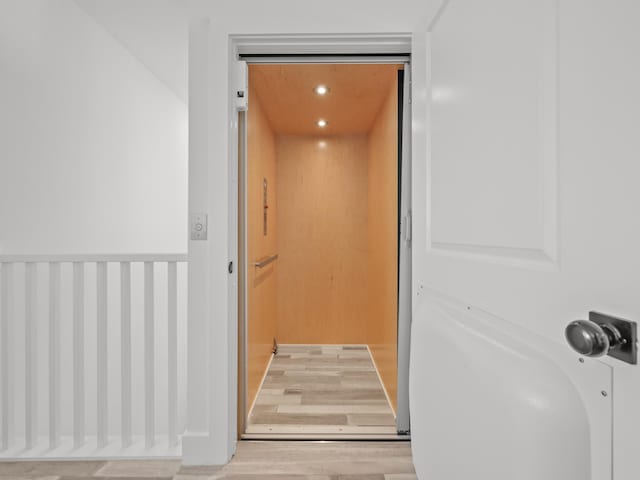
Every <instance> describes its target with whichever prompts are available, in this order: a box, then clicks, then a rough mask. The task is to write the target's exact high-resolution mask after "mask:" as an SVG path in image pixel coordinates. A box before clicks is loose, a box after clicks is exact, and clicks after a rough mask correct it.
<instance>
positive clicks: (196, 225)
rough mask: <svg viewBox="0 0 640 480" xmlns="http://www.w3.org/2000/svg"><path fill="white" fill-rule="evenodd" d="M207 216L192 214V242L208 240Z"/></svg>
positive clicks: (204, 214)
mask: <svg viewBox="0 0 640 480" xmlns="http://www.w3.org/2000/svg"><path fill="white" fill-rule="evenodd" d="M207 230H208V229H207V214H206V213H192V214H191V240H206V239H207Z"/></svg>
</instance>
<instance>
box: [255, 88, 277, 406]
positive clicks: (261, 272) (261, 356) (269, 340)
mask: <svg viewBox="0 0 640 480" xmlns="http://www.w3.org/2000/svg"><path fill="white" fill-rule="evenodd" d="M253 91H254V89H253V88H249V92H250V93H249V105H250V108H249V113H248V118H247V257H248V258H247V263H248V267H247V310H248V311H247V319H248V321H247V408H250V407H251V404H252V403H253V400H254V398H255V396H256V393H257V391H258V388H259V386H260V381H261V380H262V376H263V375H264V372H265V370H266V368H267V365H268V362H269V359H270V357H271V351H272V348H273V338H274V337H275V336H276V319H277V314H278V311H277V277H276V275H277V270H278V261H276V262H274V263H271V264H270V265H269V266H267V267H265V268H262V269H259V268H256V267H253V266H252V264H253V262H255V261H256V260H258V259H260V258H263V257H265V256H267V255H272V254H274V253H277V249H278V245H277V237H278V235H277V232H278V229H277V227H276V223H277V216H278V208H277V207H278V201H277V198H276V191H277V188H276V185H277V177H276V144H275V135H274V133H273V131H272V130H271V127H270V125H269V122H268V120H267V118H266V116H265V115H264V112H263V109H262V107H261V105H260V101H259V99H258V98H257V96H256V95H255V94H252V93H251V92H253ZM265 178H266V179H267V181H268V190H267V192H268V198H267V200H268V206H269V208H268V233H267V235H266V236H265V235H264V233H263V232H264V230H263V179H265Z"/></svg>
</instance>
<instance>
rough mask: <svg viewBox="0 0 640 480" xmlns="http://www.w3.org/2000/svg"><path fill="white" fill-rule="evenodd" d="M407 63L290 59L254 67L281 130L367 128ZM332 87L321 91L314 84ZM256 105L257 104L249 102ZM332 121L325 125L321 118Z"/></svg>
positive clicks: (253, 82)
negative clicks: (291, 61)
mask: <svg viewBox="0 0 640 480" xmlns="http://www.w3.org/2000/svg"><path fill="white" fill-rule="evenodd" d="M399 68H402V65H380V64H377V65H367V64H351V65H350V64H333V65H331V64H311V65H305V64H300V65H296V64H286V65H262V64H255V65H250V66H249V88H250V89H251V88H253V89H255V93H256V94H257V96H258V97H259V99H260V104H261V105H262V107H263V109H264V112H265V114H266V116H267V118H268V119H269V123H270V124H271V127H272V129H273V130H274V132H275V133H276V134H289V135H310V134H324V135H344V134H356V133H367V132H368V131H369V130H370V129H371V126H372V125H373V122H374V120H375V118H376V115H377V113H378V111H379V110H380V108H381V106H382V103H383V102H384V100H385V97H386V95H387V94H388V92H389V86H390V85H391V82H394V81H396V72H397V71H398V69H399ZM318 85H326V86H328V87H329V89H330V91H329V93H327V94H326V95H318V94H317V93H315V91H314V89H315V87H316V86H318ZM249 108H251V107H249ZM320 118H323V119H325V120H327V121H328V122H329V124H328V125H327V126H326V127H325V128H320V127H318V126H317V125H316V122H317V120H318V119H320Z"/></svg>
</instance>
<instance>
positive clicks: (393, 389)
mask: <svg viewBox="0 0 640 480" xmlns="http://www.w3.org/2000/svg"><path fill="white" fill-rule="evenodd" d="M368 152H369V155H368V156H369V165H368V166H369V168H368V191H369V195H368V208H367V212H368V214H367V238H368V252H367V263H368V266H369V275H368V279H369V282H368V288H369V291H368V299H369V304H368V321H367V343H368V344H369V348H370V349H371V353H372V355H373V358H374V360H375V362H376V365H377V367H378V371H379V372H380V376H381V377H382V381H383V383H384V385H385V388H386V389H387V393H388V394H389V397H390V399H391V403H392V405H393V407H394V408H395V407H396V401H397V400H396V399H397V365H398V362H397V358H398V350H397V341H398V327H397V318H398V316H397V311H398V88H397V83H396V82H392V84H391V86H390V87H389V93H388V95H387V98H386V100H385V102H384V104H383V105H382V108H381V110H380V113H378V116H377V118H376V121H375V123H374V125H373V128H372V129H371V131H370V132H369V137H368Z"/></svg>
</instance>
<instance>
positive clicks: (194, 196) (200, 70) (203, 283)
mask: <svg viewBox="0 0 640 480" xmlns="http://www.w3.org/2000/svg"><path fill="white" fill-rule="evenodd" d="M213 35H214V31H213V27H212V24H211V22H210V21H209V20H207V19H205V18H200V19H193V20H192V21H191V23H190V31H189V59H190V62H189V64H190V67H189V105H190V107H193V108H190V109H189V123H190V131H189V137H190V138H189V210H190V211H207V209H208V208H209V207H210V205H209V204H208V202H209V201H210V200H209V199H210V198H211V196H212V195H214V192H215V191H216V188H217V187H218V186H219V184H220V178H219V177H218V178H213V177H212V176H211V175H209V174H208V170H207V167H206V166H207V165H208V163H207V161H205V157H206V156H207V155H209V154H210V152H211V148H210V145H209V143H208V142H210V141H211V136H212V135H213V134H212V133H211V132H212V131H219V129H220V128H222V127H221V125H220V124H218V123H217V120H218V117H215V118H213V117H212V114H211V112H213V105H211V101H210V100H211V97H210V95H209V94H210V92H208V90H207V85H210V81H211V72H212V71H216V75H219V74H220V70H219V69H220V68H222V69H224V68H226V69H227V71H226V73H227V79H229V80H231V79H232V74H233V72H234V70H235V69H234V64H235V62H236V60H237V57H238V54H239V53H247V54H248V53H253V54H256V53H270V54H285V53H286V54H291V53H298V54H304V53H307V54H310V53H333V54H337V53H341V54H342V53H348V54H356V55H357V54H367V53H378V54H391V53H395V54H397V53H406V54H411V53H412V51H413V49H414V44H413V42H414V36H413V34H412V33H411V32H410V31H409V32H402V33H393V34H384V33H369V34H353V35H351V34H340V35H309V34H306V35H304V34H303V35H295V34H294V35H288V34H278V35H236V34H230V35H225V36H224V39H223V38H222V37H221V36H218V37H217V38H216V41H215V42H214V41H213V38H212V36H213ZM223 40H227V41H228V44H227V48H226V51H227V55H228V57H227V65H226V67H225V66H224V64H222V65H221V64H216V65H214V64H213V62H214V61H216V60H214V58H216V57H215V55H213V56H212V49H214V48H217V47H216V46H219V45H221V43H220V42H221V41H223ZM219 53H220V51H219V50H215V54H219ZM223 75H224V72H223ZM218 78H219V77H218ZM218 83H220V84H221V85H222V84H223V82H218ZM224 84H225V86H226V89H227V99H228V102H227V118H226V120H227V121H226V125H227V128H228V131H227V133H228V135H226V141H225V145H220V146H219V147H220V148H219V149H218V148H216V149H215V151H216V152H218V151H221V150H222V148H223V147H224V149H225V150H226V152H227V159H226V160H227V165H228V167H229V168H228V171H227V179H226V181H227V185H228V186H229V187H228V188H229V190H233V192H231V191H230V192H229V195H228V196H227V201H228V210H227V214H228V219H229V220H228V224H227V227H228V228H229V227H233V228H235V224H236V219H237V218H238V198H237V186H238V185H237V166H238V158H237V145H238V143H237V142H238V125H237V112H236V110H235V94H236V92H235V91H234V85H233V83H232V82H231V81H226V80H225V82H224ZM412 96H413V97H414V98H416V97H415V95H412ZM423 133H424V132H423V130H422V129H418V130H417V133H416V130H415V125H414V131H413V135H412V141H416V140H417V141H420V142H421V141H423V140H424V135H423ZM216 147H218V146H217V145H216ZM208 161H211V159H209V160H208ZM412 163H413V161H412ZM228 235H229V237H231V238H232V237H233V235H232V232H231V230H228ZM213 243H214V242H213V241H212V240H211V239H210V240H209V242H190V243H189V259H190V260H189V263H190V265H189V284H190V288H189V301H188V311H189V335H188V351H189V358H188V368H189V372H188V377H189V381H188V388H187V390H188V392H187V394H188V399H187V404H188V408H189V413H188V415H187V425H188V432H187V434H185V436H183V452H184V453H183V462H184V463H185V464H191V465H194V464H201V465H203V464H212V462H214V461H215V460H217V461H218V462H219V463H222V462H226V460H228V458H229V457H230V456H231V454H232V453H233V451H234V450H235V445H236V441H237V432H236V425H237V416H238V414H237V408H236V407H237V398H234V397H237V389H236V388H235V386H236V381H237V378H238V362H237V342H238V339H237V331H238V329H237V327H238V321H239V319H238V313H237V309H236V308H232V306H231V305H222V306H219V309H220V310H221V311H225V313H224V314H223V315H224V317H226V319H227V323H226V325H224V326H222V325H220V324H219V323H218V324H217V326H212V325H211V323H210V322H208V321H205V319H209V318H211V317H210V311H211V295H212V293H211V290H210V289H208V287H209V286H210V283H211V277H212V275H213V273H212V272H216V277H215V278H216V280H219V279H220V278H221V277H220V274H219V273H218V272H219V268H220V267H221V255H224V253H228V251H229V250H228V251H227V252H219V251H214V250H213V246H212V245H213ZM229 248H230V250H232V248H231V247H229ZM227 260H228V261H233V262H234V263H235V264H236V265H237V260H238V258H237V252H236V255H234V256H230V257H227ZM236 281H237V277H236V276H235V275H228V276H227V282H228V283H227V287H228V292H227V300H226V302H227V303H229V302H231V303H233V302H234V301H235V302H237V296H236V298H235V299H232V298H231V296H232V295H231V292H233V291H234V290H235V289H236V287H237V285H234V284H233V282H236ZM191 286H195V288H191ZM227 307H229V308H227ZM223 322H224V320H223ZM214 332H220V333H222V332H224V337H225V338H224V339H220V338H219V337H214V335H213V333H214ZM221 342H225V343H224V348H222V349H220V348H218V349H217V350H216V348H215V346H216V345H221ZM216 351H217V352H219V354H218V356H216V355H215V352H216ZM222 352H224V353H222ZM221 359H224V363H223V365H222V366H221V365H220V360H221ZM214 360H217V361H214ZM203 363H204V364H205V365H206V366H205V367H204V368H203ZM209 365H211V368H209V367H208V366H209ZM216 366H218V367H216ZM219 368H223V369H226V372H225V371H224V370H219ZM212 369H213V371H212ZM220 381H222V383H219V382H220ZM213 383H215V384H213ZM220 389H225V392H224V394H223V393H221V392H220ZM223 395H224V397H223ZM214 397H215V398H217V399H218V401H215V400H214ZM214 405H217V408H214ZM191 432H192V433H191Z"/></svg>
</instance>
